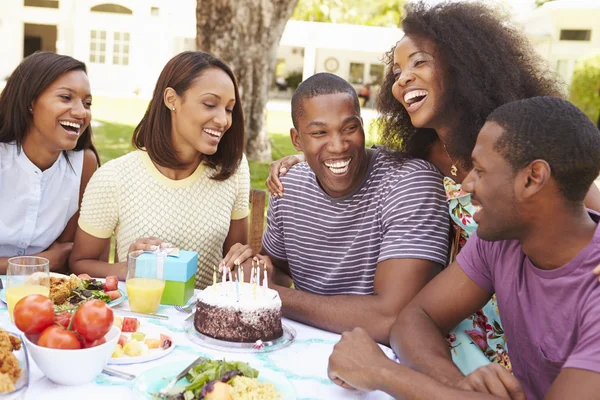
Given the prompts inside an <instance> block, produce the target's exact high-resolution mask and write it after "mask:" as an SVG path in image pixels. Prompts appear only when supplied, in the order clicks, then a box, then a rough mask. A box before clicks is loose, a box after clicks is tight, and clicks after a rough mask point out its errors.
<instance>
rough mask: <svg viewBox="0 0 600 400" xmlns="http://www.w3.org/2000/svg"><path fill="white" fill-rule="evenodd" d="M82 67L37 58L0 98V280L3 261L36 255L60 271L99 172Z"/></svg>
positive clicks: (50, 56) (67, 60)
mask: <svg viewBox="0 0 600 400" xmlns="http://www.w3.org/2000/svg"><path fill="white" fill-rule="evenodd" d="M91 104H92V95H91V93H90V83H89V80H88V77H87V73H86V67H85V64H84V63H82V62H81V61H78V60H75V59H73V58H71V57H68V56H64V55H58V54H55V53H50V52H38V53H35V54H32V55H31V56H29V57H27V58H25V59H24V60H23V61H22V62H21V63H20V64H19V66H18V67H17V68H16V69H15V71H14V72H13V73H12V74H11V76H10V77H9V78H8V81H7V82H6V87H5V88H4V90H3V91H2V93H1V94H0V274H5V273H6V269H7V265H8V259H9V258H10V257H14V256H21V255H38V256H41V257H45V258H47V259H48V260H49V261H50V269H51V270H53V271H56V270H64V269H66V267H67V261H68V259H69V255H70V252H71V249H72V248H73V240H74V237H75V230H76V228H77V218H78V210H79V204H80V201H81V197H82V194H83V192H84V190H85V187H86V185H87V182H88V180H89V179H90V177H91V176H92V174H93V173H94V171H95V170H96V169H97V167H98V155H97V152H96V150H95V149H94V147H93V145H92V131H91V127H90V120H91V118H92V116H91V110H90V107H91Z"/></svg>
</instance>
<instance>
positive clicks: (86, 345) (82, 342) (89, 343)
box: [81, 336, 106, 349]
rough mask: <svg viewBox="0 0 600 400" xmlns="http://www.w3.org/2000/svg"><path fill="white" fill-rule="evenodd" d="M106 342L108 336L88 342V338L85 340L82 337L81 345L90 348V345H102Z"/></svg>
mask: <svg viewBox="0 0 600 400" xmlns="http://www.w3.org/2000/svg"><path fill="white" fill-rule="evenodd" d="M104 343H106V338H105V337H104V336H103V337H101V338H100V339H98V340H94V341H92V342H88V341H87V340H84V339H83V338H82V340H81V347H83V348H84V349H89V348H90V347H96V346H100V345H101V344H104Z"/></svg>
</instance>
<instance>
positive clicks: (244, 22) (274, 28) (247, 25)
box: [196, 0, 298, 161]
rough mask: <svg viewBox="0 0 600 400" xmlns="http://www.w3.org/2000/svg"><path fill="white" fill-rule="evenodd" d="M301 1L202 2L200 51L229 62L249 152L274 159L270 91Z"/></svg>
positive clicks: (255, 156)
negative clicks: (269, 124) (280, 51)
mask: <svg viewBox="0 0 600 400" xmlns="http://www.w3.org/2000/svg"><path fill="white" fill-rule="evenodd" d="M297 2H298V0H197V2H196V24H197V25H196V42H197V46H198V49H199V50H202V51H206V52H209V53H211V54H214V55H215V56H217V57H219V58H221V59H223V60H224V61H225V62H226V63H227V64H229V66H230V67H231V69H233V71H234V73H235V74H236V76H237V78H238V82H239V87H240V96H241V98H242V106H243V109H244V117H245V121H246V122H245V124H246V154H247V156H248V158H249V159H252V160H257V161H270V160H271V145H270V143H269V137H268V135H267V131H266V115H267V112H266V105H267V100H268V90H269V87H270V86H271V81H272V79H273V72H274V69H275V57H276V51H277V47H278V45H279V40H280V39H281V35H282V34H283V29H284V28H285V24H286V23H287V20H288V19H289V18H290V16H291V15H292V12H293V11H294V8H295V7H296V3H297Z"/></svg>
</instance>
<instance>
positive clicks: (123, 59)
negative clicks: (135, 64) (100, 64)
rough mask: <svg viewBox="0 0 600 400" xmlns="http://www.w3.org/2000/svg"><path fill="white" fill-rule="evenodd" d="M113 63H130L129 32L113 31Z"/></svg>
mask: <svg viewBox="0 0 600 400" xmlns="http://www.w3.org/2000/svg"><path fill="white" fill-rule="evenodd" d="M112 60H113V64H115V65H129V32H114V33H113V57H112Z"/></svg>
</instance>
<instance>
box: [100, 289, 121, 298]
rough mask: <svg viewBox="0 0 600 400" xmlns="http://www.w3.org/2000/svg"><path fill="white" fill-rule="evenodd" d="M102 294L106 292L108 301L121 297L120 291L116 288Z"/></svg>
mask: <svg viewBox="0 0 600 400" xmlns="http://www.w3.org/2000/svg"><path fill="white" fill-rule="evenodd" d="M104 294H106V295H107V296H108V297H110V301H113V300H116V299H118V298H119V297H121V292H119V291H118V290H111V291H108V292H105V293H104Z"/></svg>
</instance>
